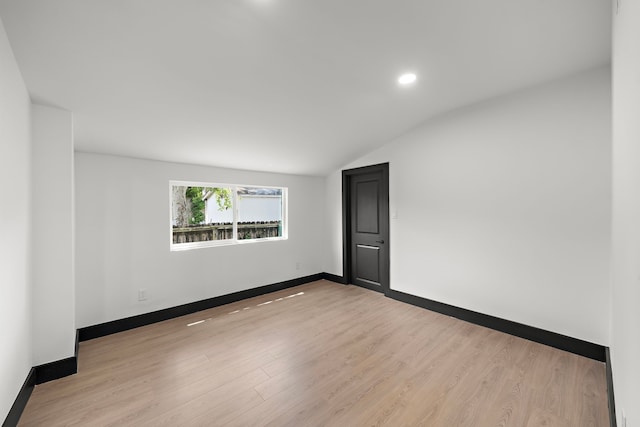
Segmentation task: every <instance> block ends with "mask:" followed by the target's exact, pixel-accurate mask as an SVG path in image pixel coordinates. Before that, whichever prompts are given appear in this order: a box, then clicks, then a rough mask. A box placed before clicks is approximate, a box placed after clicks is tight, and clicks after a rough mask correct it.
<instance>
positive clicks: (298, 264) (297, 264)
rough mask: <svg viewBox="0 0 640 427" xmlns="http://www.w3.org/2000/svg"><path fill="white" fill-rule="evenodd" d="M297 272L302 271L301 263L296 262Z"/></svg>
mask: <svg viewBox="0 0 640 427" xmlns="http://www.w3.org/2000/svg"><path fill="white" fill-rule="evenodd" d="M296 270H300V261H297V262H296Z"/></svg>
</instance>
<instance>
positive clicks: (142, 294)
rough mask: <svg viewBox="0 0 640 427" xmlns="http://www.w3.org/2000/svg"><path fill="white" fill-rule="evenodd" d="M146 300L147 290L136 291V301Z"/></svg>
mask: <svg viewBox="0 0 640 427" xmlns="http://www.w3.org/2000/svg"><path fill="white" fill-rule="evenodd" d="M146 299H147V290H146V289H138V301H145V300H146Z"/></svg>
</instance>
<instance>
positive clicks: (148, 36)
mask: <svg viewBox="0 0 640 427" xmlns="http://www.w3.org/2000/svg"><path fill="white" fill-rule="evenodd" d="M0 17H1V18H2V21H3V23H4V26H5V28H6V31H7V33H8V35H9V40H10V43H11V46H12V48H13V51H14V54H15V56H16V59H17V61H18V64H19V66H20V69H21V71H22V75H23V77H24V80H25V83H26V86H27V88H28V90H29V92H30V94H31V97H32V99H33V101H34V102H37V103H43V104H47V105H53V106H57V107H60V108H63V109H66V110H70V111H72V112H73V113H74V132H75V146H76V150H79V151H88V152H98V153H110V154H118V155H125V156H133V157H141V158H149V159H157V160H167V161H177V162H185V163H193V164H204V165H214V166H223V167H232V168H239V169H252V170H264V171H273V172H284V173H299V174H315V175H318V174H320V175H321V174H325V173H328V172H329V171H331V170H333V169H335V168H338V167H340V166H341V165H343V164H345V163H347V162H348V161H350V160H352V159H354V158H356V157H358V156H359V155H361V154H363V153H365V152H367V151H370V150H372V149H374V148H376V147H378V146H380V145H381V144H383V143H385V142H387V141H389V140H391V139H393V138H395V137H397V136H398V135H400V134H402V133H404V132H407V131H408V130H410V129H411V128H413V127H415V126H417V125H418V124H420V123H421V122H423V121H425V120H427V119H429V118H431V117H433V116H435V115H438V114H441V113H443V112H446V111H449V110H452V109H455V108H458V107H461V106H463V105H468V104H471V103H474V102H477V101H479V100H482V99H486V98H490V97H494V96H498V95H501V94H504V93H507V92H510V91H513V90H517V89H519V88H523V87H527V86H531V85H534V84H537V83H540V82H543V81H547V80H551V79H554V78H557V77H561V76H564V75H569V74H572V73H576V72H579V71H581V70H585V69H588V68H592V67H596V66H600V65H605V64H608V63H609V62H610V56H611V3H610V2H609V1H608V0H516V1H514V0H483V1H478V0H439V1H432V0H393V1H391V0H384V1H383V0H180V1H178V0H146V1H145V0H0ZM405 71H412V72H414V73H415V74H417V76H418V79H417V81H416V82H415V83H414V84H413V85H410V86H407V87H400V86H398V84H397V82H396V80H397V77H398V75H400V74H401V73H402V72H405Z"/></svg>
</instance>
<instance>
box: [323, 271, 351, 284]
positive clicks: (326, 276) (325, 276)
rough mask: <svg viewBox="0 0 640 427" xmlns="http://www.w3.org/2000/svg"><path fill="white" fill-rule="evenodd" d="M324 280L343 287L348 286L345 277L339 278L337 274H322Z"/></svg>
mask: <svg viewBox="0 0 640 427" xmlns="http://www.w3.org/2000/svg"><path fill="white" fill-rule="evenodd" d="M322 278H323V279H325V280H329V281H330V282H335V283H340V284H342V285H346V284H347V281H346V280H345V278H344V277H342V276H338V275H336V274H331V273H322Z"/></svg>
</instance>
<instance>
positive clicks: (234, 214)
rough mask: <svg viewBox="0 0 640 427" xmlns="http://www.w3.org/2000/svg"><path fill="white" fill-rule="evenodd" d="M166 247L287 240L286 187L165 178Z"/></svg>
mask: <svg viewBox="0 0 640 427" xmlns="http://www.w3.org/2000/svg"><path fill="white" fill-rule="evenodd" d="M170 188H171V197H170V199H171V240H170V242H171V250H183V249H193V248H201V247H209V246H220V245H225V244H234V243H246V242H256V241H264V240H282V239H286V238H287V227H286V212H287V209H286V207H287V189H286V188H283V187H260V186H248V185H247V186H243V185H229V184H212V183H198V182H182V181H171V182H170Z"/></svg>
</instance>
